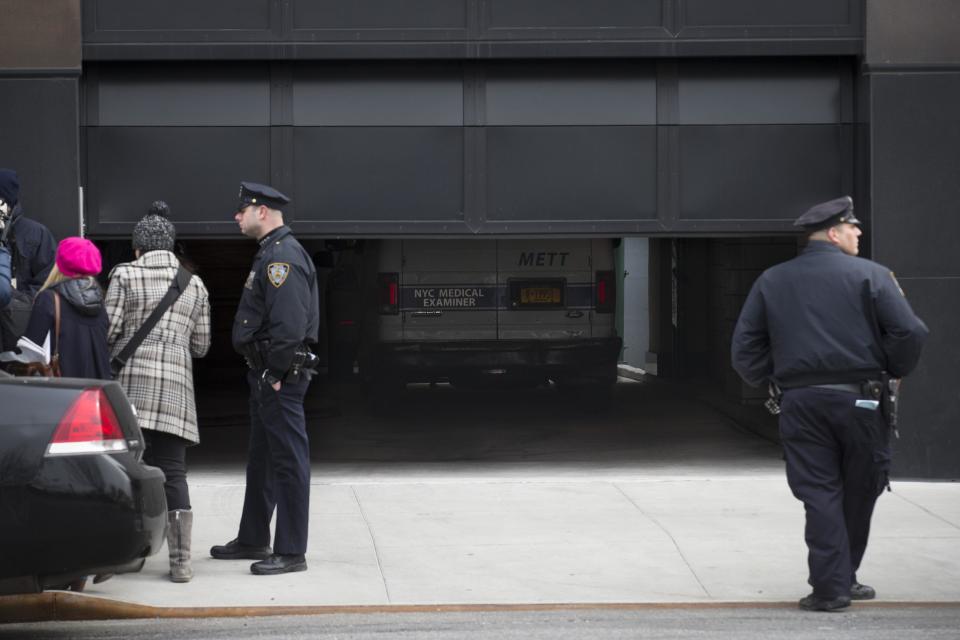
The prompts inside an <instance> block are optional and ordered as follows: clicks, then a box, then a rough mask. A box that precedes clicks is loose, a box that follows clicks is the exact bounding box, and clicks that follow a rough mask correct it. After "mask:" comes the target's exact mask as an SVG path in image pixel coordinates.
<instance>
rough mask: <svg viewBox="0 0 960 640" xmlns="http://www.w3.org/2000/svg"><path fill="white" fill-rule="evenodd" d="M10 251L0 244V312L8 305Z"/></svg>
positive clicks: (10, 289) (10, 288)
mask: <svg viewBox="0 0 960 640" xmlns="http://www.w3.org/2000/svg"><path fill="white" fill-rule="evenodd" d="M11 291H12V287H11V286H10V251H9V250H7V248H6V247H5V246H3V245H2V244H0V310H2V309H6V308H7V305H8V304H10V294H11Z"/></svg>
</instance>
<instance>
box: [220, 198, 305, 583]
mask: <svg viewBox="0 0 960 640" xmlns="http://www.w3.org/2000/svg"><path fill="white" fill-rule="evenodd" d="M289 202H290V199H289V198H288V197H287V196H285V195H283V194H282V193H280V192H279V191H277V190H276V189H273V188H271V187H268V186H266V185H262V184H257V183H253V182H242V183H241V188H240V204H239V206H238V208H237V213H236V215H235V216H234V218H235V219H236V221H237V223H238V224H239V225H240V230H241V231H242V232H243V234H244V235H246V236H249V237H251V238H254V239H256V240H257V242H258V243H259V244H260V250H259V251H258V252H257V254H256V257H255V258H254V261H253V268H252V269H251V270H250V274H249V275H248V276H247V281H246V283H245V284H244V289H243V295H242V296H241V298H240V305H239V307H238V308H237V315H236V317H235V318H234V322H233V346H234V349H236V350H237V351H238V352H239V353H240V354H242V355H243V356H244V357H245V358H246V360H247V363H248V364H249V365H250V371H249V372H248V373H247V381H248V383H249V385H250V445H249V446H250V450H249V452H248V460H247V487H246V495H245V497H244V503H243V515H242V516H241V518H240V529H239V532H238V534H237V537H236V539H234V540H232V541H230V542H228V543H227V544H225V545H217V546H214V547H213V548H211V549H210V555H212V556H213V557H214V558H217V559H241V558H246V559H252V560H259V562H255V563H253V564H252V565H251V567H250V570H251V571H252V572H253V573H254V574H258V575H271V574H280V573H288V572H291V571H305V570H306V569H307V562H306V558H305V555H304V554H305V553H306V550H307V528H308V523H309V503H310V448H309V443H308V439H307V430H306V423H305V421H304V413H303V397H304V394H305V393H306V391H307V386H308V385H309V384H310V376H311V373H312V371H311V369H312V368H313V367H314V366H315V362H316V361H315V356H314V355H313V354H312V353H311V352H310V350H309V346H310V345H312V344H315V343H316V342H317V331H318V329H319V326H320V304H319V296H318V292H317V272H316V269H315V267H314V265H313V261H312V260H311V259H310V255H309V254H308V253H307V252H306V251H305V250H304V248H303V247H302V246H301V245H300V243H299V242H297V240H296V239H295V238H294V237H293V234H292V233H291V231H290V228H289V227H287V226H286V225H284V223H283V214H282V212H281V209H282V208H283V207H284V206H285V205H286V204H287V203H289ZM274 508H276V512H277V522H276V535H275V536H274V540H273V549H272V551H271V548H270V518H271V516H272V515H273V511H274Z"/></svg>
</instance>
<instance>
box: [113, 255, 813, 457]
mask: <svg viewBox="0 0 960 640" xmlns="http://www.w3.org/2000/svg"><path fill="white" fill-rule="evenodd" d="M440 242H443V241H440ZM303 243H304V245H305V247H306V248H307V249H308V251H310V252H311V254H312V255H314V257H315V263H316V265H317V268H318V275H319V277H320V283H321V305H322V316H323V326H322V333H321V341H320V345H319V347H318V351H319V355H320V356H321V361H322V362H323V368H322V375H320V376H318V378H317V379H316V380H315V382H314V384H313V385H312V386H311V391H310V393H309V395H308V398H307V401H306V410H307V415H308V423H309V425H310V434H311V440H312V442H314V447H315V458H316V459H318V460H325V461H327V462H331V463H343V464H348V463H350V462H351V461H353V462H358V461H377V462H380V463H388V462H411V461H416V462H418V463H423V462H426V463H429V462H442V461H478V460H484V459H496V460H498V461H500V462H505V461H513V462H520V461H527V462H530V461H532V460H540V461H550V460H553V461H555V462H556V461H559V462H562V461H573V460H579V461H584V460H589V461H593V462H594V463H597V462H605V463H609V464H614V465H616V464H621V463H622V464H627V463H628V462H629V463H630V464H635V463H642V462H643V461H646V462H647V463H650V462H652V460H653V459H652V458H651V456H654V455H656V456H659V460H660V463H667V462H668V461H671V460H673V462H675V463H676V464H680V463H681V459H684V460H687V462H690V463H692V464H694V466H696V463H695V461H696V459H697V458H698V456H699V457H700V458H703V459H704V460H707V459H711V458H717V457H718V456H719V458H721V459H725V458H727V457H730V458H731V459H734V458H736V457H737V456H738V455H740V454H741V453H744V452H749V451H751V450H752V449H753V448H755V447H759V448H760V449H763V448H764V447H765V446H766V445H765V444H761V443H753V444H750V443H749V442H747V441H741V440H740V439H739V436H737V437H734V438H733V440H730V437H731V434H732V433H734V432H735V429H733V427H732V425H733V423H734V422H736V423H737V424H739V425H747V426H748V427H752V428H754V430H755V431H757V432H758V433H761V434H763V435H765V437H767V439H768V440H770V439H774V438H775V435H774V434H775V423H774V422H773V420H772V419H771V418H769V417H767V416H765V415H764V414H763V413H762V409H761V408H760V404H761V402H762V400H763V397H764V396H763V391H762V390H757V389H751V388H749V387H746V386H745V385H743V384H742V383H741V382H740V380H739V378H738V377H737V376H736V374H735V373H734V372H733V370H732V369H731V367H730V364H729V343H730V335H731V333H732V330H733V326H734V323H735V321H736V317H737V314H738V313H739V309H740V306H741V305H742V302H743V300H744V299H745V297H746V294H747V292H748V291H749V287H750V285H751V284H752V282H753V280H754V278H755V277H756V276H757V275H758V274H759V273H760V272H761V271H762V270H763V269H765V268H767V267H768V266H770V265H772V264H775V263H777V262H781V261H783V260H787V259H789V258H790V257H792V256H793V255H795V254H796V251H797V244H796V241H795V239H794V238H792V237H785V238H776V237H769V238H624V239H621V240H619V241H617V242H616V243H615V245H616V246H615V255H614V261H613V265H612V266H613V271H614V272H615V275H614V279H613V282H614V285H615V287H616V295H615V298H616V309H615V310H614V311H613V313H612V316H613V317H612V318H611V322H612V323H615V326H616V334H617V335H618V336H620V337H622V338H623V348H622V350H621V351H620V353H619V355H618V358H617V359H618V361H619V365H620V366H619V374H620V377H619V378H618V379H617V383H616V384H615V385H614V386H613V387H612V388H611V393H609V394H606V395H602V394H580V393H572V392H570V390H569V389H568V388H564V387H558V386H557V385H554V384H552V383H548V384H546V385H538V384H525V383H523V382H524V381H522V380H516V379H514V380H511V381H510V383H508V384H502V385H457V384H454V385H450V384H448V383H449V380H446V381H444V380H441V381H439V382H434V383H412V384H409V385H407V386H406V387H405V389H404V390H403V391H402V393H401V392H399V390H398V389H397V387H396V386H390V385H382V386H378V385H377V384H376V380H374V384H373V385H371V384H363V383H364V381H365V380H364V377H363V375H362V373H363V372H362V369H361V363H362V358H363V348H364V347H363V345H362V344H360V342H361V341H362V336H363V335H364V331H363V323H364V321H369V315H366V316H365V314H364V311H363V307H364V300H365V299H367V298H370V297H371V296H373V297H374V302H377V300H378V299H376V295H377V291H375V290H374V291H365V285H364V282H365V276H364V269H365V268H367V267H368V266H369V260H368V259H367V258H369V253H370V252H374V251H380V248H376V249H375V248H374V247H376V246H377V243H378V241H376V240H335V241H331V240H322V239H307V240H304V241H303ZM99 244H100V246H101V247H102V249H103V251H104V256H105V258H106V263H107V264H110V265H112V264H116V263H117V262H121V261H126V260H131V259H133V256H132V253H131V251H130V249H129V243H128V242H126V241H118V240H108V241H101V242H100V243H99ZM178 251H179V252H180V253H181V255H182V257H183V259H184V260H185V261H186V262H187V263H188V264H189V265H191V266H192V268H194V269H195V270H196V272H197V273H199V275H200V276H201V277H202V278H203V279H204V282H205V283H206V285H207V288H208V289H209V291H210V301H211V310H212V329H213V339H212V345H211V349H210V352H209V354H208V355H207V357H205V358H203V359H200V360H196V361H195V362H194V373H195V381H196V391H197V404H198V412H199V414H200V424H201V433H202V438H203V441H204V444H205V445H206V446H204V447H201V448H198V449H197V451H196V454H195V455H196V456H199V457H200V459H206V460H208V461H222V462H225V463H228V464H233V465H235V464H238V463H240V462H241V461H242V460H243V457H244V454H245V442H246V436H245V433H246V428H247V386H246V380H245V373H246V366H245V364H244V362H243V361H242V359H241V358H240V357H239V356H238V355H237V354H236V353H234V351H233V348H232V345H231V341H230V332H231V327H232V322H233V316H234V313H235V311H236V307H237V303H238V301H239V297H240V293H241V291H242V287H243V282H244V279H245V278H246V275H247V273H248V270H249V267H250V264H251V261H252V259H253V255H254V253H255V252H256V245H255V244H254V243H252V242H250V241H249V240H246V239H242V238H241V239H230V240H223V239H195V240H184V241H182V242H181V243H180V246H179V247H178ZM545 259H546V258H545ZM367 280H369V279H367ZM593 285H594V287H595V286H596V283H595V282H594V283H593ZM368 302H369V300H368ZM530 318H534V316H529V317H528V320H529V319H530ZM544 318H547V316H544ZM547 320H549V318H547ZM372 378H374V377H372V376H367V378H366V382H368V383H369V382H370V381H371V379H372ZM454 382H455V383H456V382H457V381H454ZM514 383H515V384H514ZM664 429H666V431H669V432H670V433H671V434H672V435H671V437H669V438H664V437H662V436H663V431H664ZM654 434H659V435H654ZM740 435H742V434H740ZM724 442H727V445H731V443H734V442H736V443H738V444H736V446H733V447H732V448H729V447H725V446H724V444H723V443H724ZM763 442H765V441H763ZM767 444H769V443H767ZM201 449H203V451H201ZM710 451H712V453H709V452H710ZM748 454H749V453H747V455H748Z"/></svg>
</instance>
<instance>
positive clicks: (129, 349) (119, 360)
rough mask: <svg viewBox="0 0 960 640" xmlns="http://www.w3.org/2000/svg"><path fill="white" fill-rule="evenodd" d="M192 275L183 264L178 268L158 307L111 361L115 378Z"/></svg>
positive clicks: (185, 286) (178, 295) (184, 288)
mask: <svg viewBox="0 0 960 640" xmlns="http://www.w3.org/2000/svg"><path fill="white" fill-rule="evenodd" d="M192 277H193V274H192V273H190V272H189V271H187V270H186V269H184V268H183V266H181V267H180V268H179V269H177V275H176V276H175V277H174V278H173V282H171V283H170V288H169V289H167V293H166V295H164V296H163V298H161V300H160V302H159V304H157V307H156V308H155V309H154V310H153V312H152V313H151V314H150V316H149V317H148V318H147V319H146V320H145V321H144V323H143V325H141V327H140V328H139V329H137V332H136V333H135V334H133V337H132V338H130V342H128V343H127V346H125V347H124V348H123V351H121V352H120V353H119V354H117V356H116V357H115V358H114V359H113V360H111V361H110V371H111V372H112V373H113V377H114V378H116V377H117V375H118V374H119V373H120V370H121V369H123V367H124V366H126V364H127V360H129V359H130V356H132V355H133V352H134V351H136V350H137V347H139V346H140V343H141V342H143V339H144V338H146V337H147V335H148V334H149V333H150V331H152V330H153V327H154V325H156V324H157V322H159V321H160V317H161V316H162V315H163V314H164V313H166V311H167V309H169V308H170V306H171V305H172V304H173V303H174V302H176V301H177V298H179V297H180V294H181V293H183V292H184V291H186V290H187V285H188V284H190V278H192Z"/></svg>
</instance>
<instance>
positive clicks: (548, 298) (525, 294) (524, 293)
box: [520, 287, 561, 305]
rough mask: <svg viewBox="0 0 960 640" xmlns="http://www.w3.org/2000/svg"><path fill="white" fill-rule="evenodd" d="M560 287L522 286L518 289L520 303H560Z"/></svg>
mask: <svg viewBox="0 0 960 640" xmlns="http://www.w3.org/2000/svg"><path fill="white" fill-rule="evenodd" d="M560 300H561V297H560V289H559V288H557V287H523V288H522V289H520V304H524V305H527V304H530V305H538V304H549V305H555V304H560Z"/></svg>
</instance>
